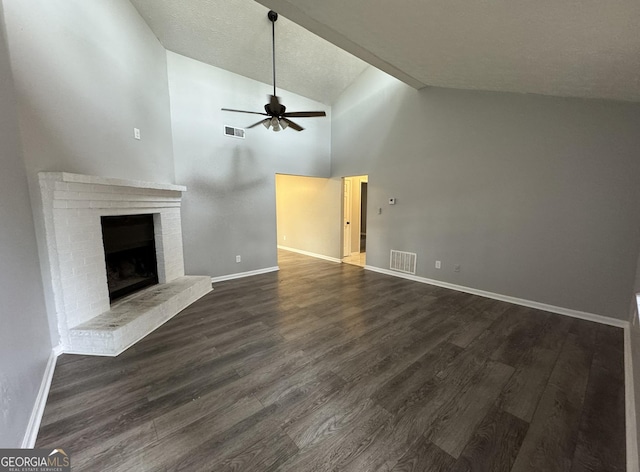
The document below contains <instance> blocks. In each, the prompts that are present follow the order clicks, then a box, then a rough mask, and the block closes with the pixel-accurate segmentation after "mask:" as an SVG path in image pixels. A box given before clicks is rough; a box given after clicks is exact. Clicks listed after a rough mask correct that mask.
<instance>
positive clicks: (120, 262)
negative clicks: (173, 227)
mask: <svg viewBox="0 0 640 472" xmlns="http://www.w3.org/2000/svg"><path fill="white" fill-rule="evenodd" d="M101 220H102V240H103V243H104V253H105V261H106V266H107V285H108V286H109V300H110V301H111V303H113V302H114V301H115V300H117V299H119V298H122V297H124V296H125V295H128V294H130V293H133V292H136V291H138V290H141V289H143V288H145V287H148V286H149V285H154V284H157V283H158V263H157V260H156V245H155V237H154V227H153V215H125V216H102V217H101Z"/></svg>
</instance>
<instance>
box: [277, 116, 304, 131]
mask: <svg viewBox="0 0 640 472" xmlns="http://www.w3.org/2000/svg"><path fill="white" fill-rule="evenodd" d="M280 120H281V121H284V122H285V123H286V124H288V125H289V128H293V129H295V130H296V131H302V130H303V129H304V128H303V127H302V126H300V125H299V124H297V123H294V122H293V121H291V120H288V119H287V118H280Z"/></svg>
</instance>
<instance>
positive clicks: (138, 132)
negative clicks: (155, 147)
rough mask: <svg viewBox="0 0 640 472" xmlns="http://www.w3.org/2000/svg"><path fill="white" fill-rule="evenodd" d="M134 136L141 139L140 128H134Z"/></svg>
mask: <svg viewBox="0 0 640 472" xmlns="http://www.w3.org/2000/svg"><path fill="white" fill-rule="evenodd" d="M133 137H134V138H135V139H140V129H139V128H133Z"/></svg>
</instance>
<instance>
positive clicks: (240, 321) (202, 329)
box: [37, 252, 625, 472]
mask: <svg viewBox="0 0 640 472" xmlns="http://www.w3.org/2000/svg"><path fill="white" fill-rule="evenodd" d="M280 267H281V270H280V272H278V273H271V274H266V275H261V276H255V277H251V278H246V279H240V280H235V281H229V282H225V283H220V284H217V285H216V286H215V290H214V291H213V292H212V293H210V294H209V295H207V296H206V297H204V298H203V299H201V300H200V301H198V302H197V303H195V304H194V305H192V306H191V307H189V308H188V309H186V310H184V311H183V312H182V313H180V314H179V315H178V316H176V317H175V318H173V319H172V320H171V321H170V322H168V323H167V324H165V325H164V326H162V327H161V328H160V329H158V330H157V331H155V332H154V333H152V334H151V335H149V336H147V337H146V338H145V339H144V340H143V341H141V342H140V343H139V344H137V345H136V346H134V347H133V348H131V349H129V350H128V351H126V352H125V353H123V354H122V355H120V356H119V357H117V358H98V357H84V356H73V355H64V356H61V357H60V358H59V360H58V364H57V367H56V371H55V375H54V380H53V385H52V388H51V392H50V394H49V399H48V402H47V406H46V410H45V415H44V420H43V422H42V426H41V428H40V434H39V437H38V441H37V447H62V448H64V449H65V451H67V452H70V453H71V459H72V462H73V465H74V470H83V471H84V470H90V471H93V470H95V471H145V470H189V471H192V470H206V471H216V472H218V471H227V470H229V471H251V472H253V471H267V470H269V471H275V470H282V471H295V472H301V471H312V470H313V471H330V470H345V471H377V470H385V471H398V472H399V471H420V472H425V471H428V472H438V471H441V472H446V471H452V472H453V471H455V472H461V471H476V472H477V471H490V472H498V471H514V472H516V471H517V472H520V471H534V470H535V471H544V472H553V471H609V472H612V471H623V470H624V467H625V437H624V431H625V428H624V387H623V382H624V379H623V370H624V369H623V334H622V330H620V329H617V328H612V327H608V326H602V325H598V324H594V323H590V322H586V321H581V320H574V319H571V318H567V317H564V316H560V315H554V314H550V313H546V312H542V311H537V310H533V309H529V308H523V307H520V306H515V305H510V304H507V303H503V302H499V301H495V300H490V299H485V298H481V297H477V296H473V295H467V294H464V293H459V292H453V291H449V290H445V289H442V288H437V287H432V286H429V285H424V284H419V283H414V282H410V281H407V280H403V279H399V278H394V277H388V276H384V275H380V274H376V273H372V272H367V271H364V270H363V269H361V268H359V267H355V266H351V265H346V264H342V265H340V264H333V263H329V262H324V261H320V260H316V259H311V258H307V257H304V256H299V255H296V254H292V253H286V252H283V253H282V254H281V258H280Z"/></svg>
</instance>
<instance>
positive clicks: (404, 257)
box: [389, 249, 418, 275]
mask: <svg viewBox="0 0 640 472" xmlns="http://www.w3.org/2000/svg"><path fill="white" fill-rule="evenodd" d="M417 259H418V255H417V254H415V253H413V252H405V251H396V250H395V249H392V250H391V258H390V260H389V268H390V269H391V270H395V271H397V272H404V273H406V274H414V275H415V273H416V261H417Z"/></svg>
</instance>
